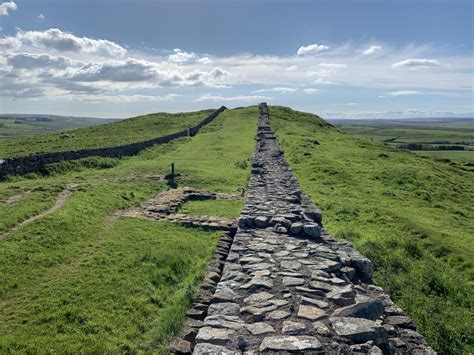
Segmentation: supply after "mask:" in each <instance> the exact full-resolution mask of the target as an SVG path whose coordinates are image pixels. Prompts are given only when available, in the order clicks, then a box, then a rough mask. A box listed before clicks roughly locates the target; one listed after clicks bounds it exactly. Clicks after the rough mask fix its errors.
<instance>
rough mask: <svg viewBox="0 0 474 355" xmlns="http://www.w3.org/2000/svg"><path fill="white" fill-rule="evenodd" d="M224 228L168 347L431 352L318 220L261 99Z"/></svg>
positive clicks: (365, 265) (367, 266) (363, 266)
mask: <svg viewBox="0 0 474 355" xmlns="http://www.w3.org/2000/svg"><path fill="white" fill-rule="evenodd" d="M224 237H225V239H224V240H222V243H223V245H220V246H219V248H218V250H217V251H216V253H217V254H216V257H215V259H214V261H213V263H212V264H211V267H210V270H209V271H208V274H207V276H206V279H205V283H204V285H203V286H202V287H201V292H200V293H199V297H198V299H197V300H196V302H195V303H194V306H193V308H192V309H191V310H190V311H189V312H188V318H187V319H186V322H185V325H184V327H183V331H182V333H181V335H180V337H178V338H176V339H175V340H174V342H173V343H172V346H171V349H170V350H171V352H172V353H191V352H194V353H196V354H235V353H243V352H248V353H254V352H279V353H280V352H282V353H285V352H300V353H301V352H310V353H312V354H314V353H315V354H356V353H357V354H360V353H371V354H382V353H383V354H393V353H399V354H406V353H409V354H414V353H415V354H434V351H433V350H432V349H431V348H430V347H429V346H428V345H427V343H426V341H425V339H424V337H423V336H422V335H420V334H419V333H418V332H416V329H415V325H414V324H413V322H412V321H411V320H410V319H409V318H408V317H407V316H406V315H405V314H404V312H403V311H402V310H401V309H400V308H399V307H397V306H396V305H395V304H394V303H393V302H392V301H391V299H390V297H389V296H388V295H387V294H385V293H384V291H383V290H382V289H381V288H380V287H377V286H375V285H374V284H373V282H372V264H371V262H370V260H369V259H367V258H366V257H364V256H363V255H361V254H360V253H359V252H358V251H356V250H355V249H354V248H353V247H352V246H351V244H350V243H349V242H347V241H345V240H340V239H334V238H332V237H331V236H330V235H329V233H328V231H327V230H326V229H325V228H324V227H323V224H322V215H321V211H320V210H319V209H318V208H316V207H315V206H314V204H313V203H312V202H311V201H310V200H309V199H308V198H307V197H306V196H305V195H304V193H303V192H302V191H301V188H300V187H299V184H298V182H297V180H296V178H295V176H294V175H293V173H292V170H291V168H290V166H289V165H288V163H287V161H286V160H285V157H284V154H283V151H282V150H281V149H280V147H279V145H278V143H277V141H276V139H275V136H274V135H273V133H272V130H271V127H270V121H269V114H268V108H267V106H266V104H261V105H260V117H259V123H258V133H257V144H256V150H255V153H254V156H253V162H252V173H251V177H250V182H249V188H248V194H247V198H246V204H245V206H244V208H243V210H242V212H241V216H240V219H239V226H238V230H237V232H236V234H235V235H233V240H232V236H227V237H226V236H224ZM224 237H223V238H224ZM229 246H230V250H229ZM227 252H228V254H227V257H225V254H226V253H227Z"/></svg>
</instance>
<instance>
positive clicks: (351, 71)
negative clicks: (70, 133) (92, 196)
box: [0, 0, 474, 119]
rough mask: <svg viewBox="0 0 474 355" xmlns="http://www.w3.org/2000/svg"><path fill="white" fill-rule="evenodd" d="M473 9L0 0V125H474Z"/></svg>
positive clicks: (404, 4) (297, 1)
mask: <svg viewBox="0 0 474 355" xmlns="http://www.w3.org/2000/svg"><path fill="white" fill-rule="evenodd" d="M473 44H474V24H473V2H472V1H471V0H423V1H420V0H397V1H395V0H384V1H382V0H353V1H343V0H328V1H325V0H324V1H323V0H313V1H303V0H288V1H283V0H273V1H269V0H268V1H265V0H248V1H247V0H245V1H244V0H241V1H232V0H220V1H209V0H199V1H198V0H187V1H184V0H173V1H172V0H167V1H160V0H154V1H152V0H134V1H132V0H128V1H125V0H15V1H3V0H0V113H41V114H58V115H72V116H94V117H106V118H124V117H131V116H136V115H139V114H146V113H151V112H160V111H168V112H178V111H193V110H198V109H204V108H217V107H219V106H221V105H225V106H227V107H239V106H248V105H254V104H257V103H259V102H262V101H266V102H268V103H269V104H270V105H272V104H273V105H285V106H290V107H292V108H294V109H298V110H302V111H308V112H313V113H316V114H319V115H321V116H322V117H323V118H328V119H337V118H345V119H348V118H371V119H372V118H417V117H447V116H450V117H474V95H473V87H474V59H473V54H474V53H473Z"/></svg>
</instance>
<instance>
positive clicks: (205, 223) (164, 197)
mask: <svg viewBox="0 0 474 355" xmlns="http://www.w3.org/2000/svg"><path fill="white" fill-rule="evenodd" d="M242 198H243V196H242V195H241V194H235V195H229V194H223V193H215V192H209V191H202V190H196V189H193V188H190V187H184V188H179V189H171V190H168V191H165V192H163V193H160V194H159V195H158V196H156V197H155V198H153V199H151V200H148V201H146V202H144V203H142V204H141V206H140V207H139V208H134V209H131V210H127V211H118V212H117V213H116V215H118V216H121V217H137V218H145V219H151V220H156V221H158V220H165V221H167V222H171V223H179V224H182V225H184V226H185V227H200V228H203V229H205V230H223V231H230V230H232V229H233V228H235V222H236V221H235V219H231V218H225V217H212V216H190V215H186V214H182V213H176V211H177V210H178V209H179V207H181V206H182V205H183V204H184V203H186V202H187V201H196V200H216V199H219V200H240V199H242Z"/></svg>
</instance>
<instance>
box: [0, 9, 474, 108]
mask: <svg viewBox="0 0 474 355" xmlns="http://www.w3.org/2000/svg"><path fill="white" fill-rule="evenodd" d="M5 4H9V3H4V4H1V5H0V6H3V5H5ZM9 6H10V7H8V8H7V7H3V8H6V9H7V10H0V13H1V11H8V9H13V7H12V6H11V5H9ZM15 6H16V5H15ZM0 9H2V7H0ZM0 49H2V52H1V53H2V54H1V55H0V90H1V92H0V96H1V97H3V100H16V101H18V100H20V101H21V100H40V99H42V98H48V99H57V100H75V101H84V102H85V103H90V102H143V101H150V102H153V100H154V99H153V98H155V101H156V102H162V101H173V100H175V99H179V100H183V101H184V100H188V101H193V102H206V101H219V100H220V101H222V104H225V102H231V103H237V104H238V103H241V102H242V103H245V104H247V103H248V102H249V101H252V100H253V101H255V100H271V99H275V101H278V100H279V99H280V98H284V99H285V100H286V102H287V101H288V99H289V98H291V97H297V96H298V95H304V96H305V97H306V98H308V97H311V96H315V95H316V96H317V95H321V94H323V93H324V92H325V91H327V90H329V88H340V89H341V90H348V89H350V88H352V89H353V90H354V92H355V91H358V90H360V89H363V90H370V91H372V92H374V94H373V98H374V100H377V98H378V97H392V98H394V99H396V98H399V99H402V98H403V97H409V96H415V95H418V94H419V93H422V92H423V93H424V92H430V91H436V90H437V91H438V92H441V91H442V92H445V93H446V94H447V95H451V96H452V95H458V96H464V97H465V96H469V95H472V90H473V88H472V71H473V68H472V62H471V58H470V57H469V56H466V55H465V56H463V55H446V54H445V53H442V52H440V51H439V50H437V48H436V47H434V46H430V45H423V46H416V45H413V44H408V45H406V46H403V47H391V46H390V45H389V44H377V45H374V44H370V43H368V44H367V43H359V44H356V43H344V44H340V45H337V44H330V45H329V44H316V43H314V44H307V45H303V46H300V47H299V48H298V49H297V50H296V51H295V53H294V54H292V55H287V56H281V55H280V56H276V55H270V54H268V55H265V54H251V53H246V54H236V55H230V56H215V55H212V54H209V53H196V52H187V51H186V50H184V49H179V48H175V49H173V50H169V51H168V52H167V53H166V51H162V52H164V53H165V54H159V55H158V54H155V52H152V51H143V50H142V51H140V50H136V49H130V48H126V47H125V46H123V45H121V44H119V43H115V42H113V41H110V40H107V39H95V38H89V37H84V36H78V35H75V34H73V33H69V32H65V31H62V30H60V29H58V28H50V29H47V30H44V31H23V30H20V29H19V30H17V32H16V33H15V34H14V35H10V36H4V37H3V38H0ZM193 88H198V89H199V88H200V89H199V90H200V92H201V93H200V94H199V95H198V96H197V97H196V95H194V96H193V97H192V98H191V97H188V96H187V93H188V92H189V91H190V90H193ZM250 88H252V89H250ZM153 90H155V91H156V90H161V91H165V92H164V93H163V92H160V94H159V95H158V94H156V93H153V92H152V91H153ZM203 90H206V92H208V93H207V94H202V91H203ZM387 91H389V93H388V94H387ZM377 92H378V94H376V93H377ZM260 93H266V94H271V96H267V95H255V94H260ZM309 94H311V95H309ZM285 100H284V101H285ZM340 106H349V105H347V104H344V103H341V104H340ZM350 106H357V105H350ZM348 114H349V113H348Z"/></svg>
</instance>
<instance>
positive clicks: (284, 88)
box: [252, 87, 298, 94]
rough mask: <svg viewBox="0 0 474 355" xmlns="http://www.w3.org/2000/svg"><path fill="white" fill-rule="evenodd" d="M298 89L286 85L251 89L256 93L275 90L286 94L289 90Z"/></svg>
mask: <svg viewBox="0 0 474 355" xmlns="http://www.w3.org/2000/svg"><path fill="white" fill-rule="evenodd" d="M295 91H298V89H296V88H286V87H274V88H267V89H260V90H255V91H252V93H253V94H258V93H260V92H277V93H280V94H287V93H289V92H295Z"/></svg>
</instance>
